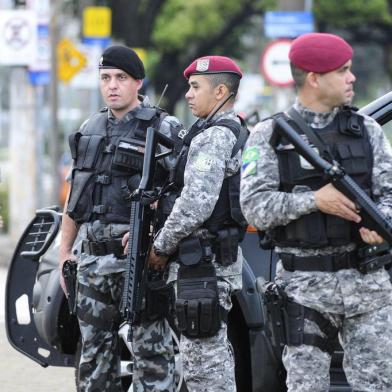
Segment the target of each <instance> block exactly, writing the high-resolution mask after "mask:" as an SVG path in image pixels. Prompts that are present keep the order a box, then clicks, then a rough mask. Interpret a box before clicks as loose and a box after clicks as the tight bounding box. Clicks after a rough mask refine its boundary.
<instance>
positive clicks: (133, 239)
mask: <svg viewBox="0 0 392 392" xmlns="http://www.w3.org/2000/svg"><path fill="white" fill-rule="evenodd" d="M158 143H159V144H160V145H163V146H164V147H166V148H168V149H169V151H166V152H162V153H160V154H157V155H156V150H157V146H158ZM172 148H173V141H172V140H171V139H170V138H169V137H167V136H165V135H163V134H162V133H160V132H158V131H157V130H155V129H154V128H153V127H149V128H147V132H146V144H145V148H144V158H143V170H142V177H141V180H140V184H139V186H138V188H137V189H136V190H135V191H134V192H133V193H132V195H131V196H130V199H131V214H130V224H129V239H128V253H127V259H126V267H125V268H126V270H125V280H124V288H123V295H122V302H121V307H120V311H121V315H122V317H123V319H124V321H125V322H126V323H127V324H129V326H130V328H129V330H128V338H127V340H128V341H129V342H131V341H132V335H133V332H132V326H133V324H134V323H135V322H136V321H137V320H138V317H139V316H140V311H141V305H142V299H143V293H144V287H143V282H144V280H145V279H144V276H145V270H146V264H147V257H148V253H149V250H150V244H151V242H152V235H153V233H152V229H151V228H152V225H153V219H154V210H153V209H151V207H150V206H151V204H152V203H154V202H155V201H157V200H158V199H159V196H160V193H159V190H158V189H156V188H154V183H153V180H154V173H155V167H156V164H157V161H158V160H159V159H161V158H163V157H165V156H167V155H169V154H171V152H172V151H171V149H172ZM138 151H139V153H141V154H142V153H143V152H141V151H140V150H138Z"/></svg>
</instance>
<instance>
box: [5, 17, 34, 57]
mask: <svg viewBox="0 0 392 392" xmlns="http://www.w3.org/2000/svg"><path fill="white" fill-rule="evenodd" d="M36 52H37V19H36V15H35V13H34V12H33V11H26V10H12V11H8V10H1V13H0V64H1V65H29V64H30V63H31V62H32V61H33V59H34V58H35V56H36Z"/></svg>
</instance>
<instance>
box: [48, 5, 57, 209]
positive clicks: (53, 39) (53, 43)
mask: <svg viewBox="0 0 392 392" xmlns="http://www.w3.org/2000/svg"><path fill="white" fill-rule="evenodd" d="M59 11H60V2H59V0H52V1H51V10H50V54H51V56H50V62H51V64H50V67H51V70H50V75H51V76H50V129H49V152H50V160H51V177H52V181H51V183H52V191H51V192H50V193H51V194H50V200H51V203H53V204H56V205H57V204H58V203H59V189H60V176H59V170H58V167H59V161H60V145H59V135H60V132H59V123H58V116H57V113H58V80H57V44H58V40H59V35H58V25H57V16H58V13H59Z"/></svg>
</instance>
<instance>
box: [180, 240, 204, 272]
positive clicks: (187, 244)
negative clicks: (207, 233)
mask: <svg viewBox="0 0 392 392" xmlns="http://www.w3.org/2000/svg"><path fill="white" fill-rule="evenodd" d="M178 258H179V260H180V262H181V263H182V264H184V265H186V266H190V265H195V264H198V263H199V262H200V261H201V260H202V258H203V248H202V245H201V242H200V239H199V238H197V237H188V238H185V239H183V240H182V241H181V242H180V245H179V246H178Z"/></svg>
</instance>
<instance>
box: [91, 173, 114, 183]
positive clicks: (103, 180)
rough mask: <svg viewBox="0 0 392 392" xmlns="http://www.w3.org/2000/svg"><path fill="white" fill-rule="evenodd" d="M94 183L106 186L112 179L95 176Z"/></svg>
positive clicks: (102, 175) (99, 175)
mask: <svg viewBox="0 0 392 392" xmlns="http://www.w3.org/2000/svg"><path fill="white" fill-rule="evenodd" d="M95 182H96V183H99V184H104V185H108V184H110V183H111V182H112V177H111V176H108V175H106V174H97V176H96V177H95Z"/></svg>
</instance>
